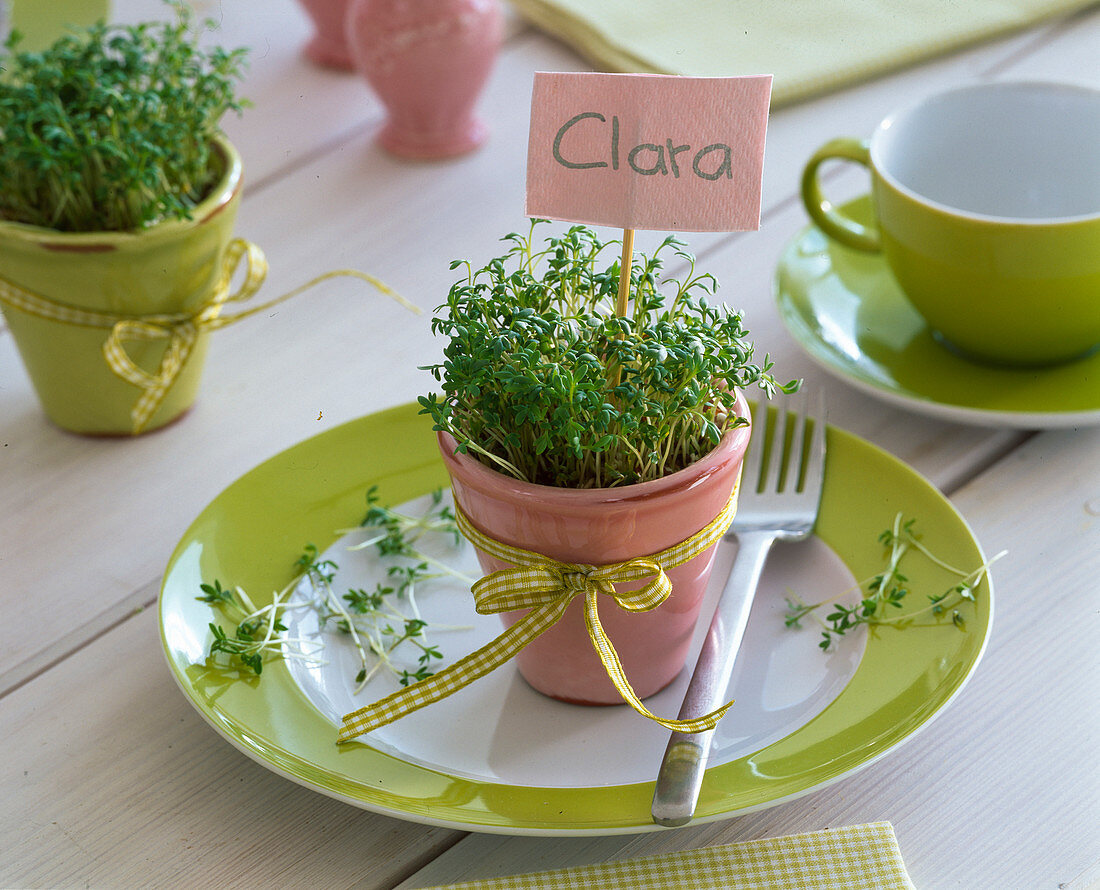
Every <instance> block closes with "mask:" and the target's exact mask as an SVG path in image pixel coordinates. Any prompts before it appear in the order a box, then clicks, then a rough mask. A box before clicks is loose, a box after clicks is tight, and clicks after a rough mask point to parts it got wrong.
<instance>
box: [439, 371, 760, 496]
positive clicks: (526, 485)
mask: <svg viewBox="0 0 1100 890" xmlns="http://www.w3.org/2000/svg"><path fill="white" fill-rule="evenodd" d="M737 412H738V415H739V416H741V417H744V418H747V419H748V420H749V423H748V424H743V425H740V426H736V427H734V428H733V429H730V430H727V431H726V433H725V435H723V436H722V440H721V441H720V442H719V443H718V444H717V445H716V446H715V447H714V448H713V449H711V450H710V451H709V452H707V453H706V454H705V455H704V456H703V457H701V458H700V459H699V460H697V461H695V462H694V463H693V464H690V465H689V466H687V467H684V468H683V469H681V470H677V471H676V472H675V473H670V474H669V475H667V476H662V477H661V478H660V479H652V480H650V481H648V482H636V483H634V484H632V485H622V486H618V487H614V488H558V487H556V486H552V485H541V484H538V483H535V482H525V481H523V480H521V479H516V478H514V477H512V476H508V475H506V474H504V473H502V472H499V471H497V470H494V469H493V468H492V467H490V466H488V465H486V464H483V463H482V462H481V461H479V460H477V459H476V458H473V457H470V456H469V455H468V454H456V453H455V450H454V449H455V446H456V444H457V443H456V441H455V439H454V437H453V436H451V435H450V433H447V432H439V433H437V438H438V440H439V449H440V451H441V452H442V454H443V459H444V462H445V463H448V464H453V465H455V466H456V467H457V468H458V469H460V470H461V471H462V473H463V475H464V476H465V477H466V478H465V479H464V480H463V481H464V482H465V483H466V484H468V485H472V486H474V487H479V486H488V487H491V488H492V489H493V490H494V491H496V492H497V494H498V495H501V494H503V495H505V496H512V497H516V498H531V497H537V498H538V499H539V500H541V501H542V502H544V503H550V504H559V505H561V506H569V505H578V504H582V503H583V504H585V505H594V504H614V503H624V502H630V501H635V500H644V499H649V498H652V497H653V496H654V495H657V494H664V493H670V492H675V491H680V490H686V489H689V488H694V487H695V486H697V485H700V484H703V483H704V482H705V481H706V479H708V478H709V477H710V476H711V475H713V474H714V473H716V472H719V471H720V470H721V467H722V465H723V464H724V463H725V461H726V460H727V458H728V457H729V455H730V454H732V453H736V452H737V451H739V450H740V451H742V452H743V451H744V449H745V448H746V447H747V446H748V440H749V437H750V435H751V432H752V415H751V412H750V410H749V405H748V402H747V401H746V400H745V396H744V393H742V392H738V393H737Z"/></svg>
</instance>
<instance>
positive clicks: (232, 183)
mask: <svg viewBox="0 0 1100 890" xmlns="http://www.w3.org/2000/svg"><path fill="white" fill-rule="evenodd" d="M215 148H216V149H217V151H216V152H215V153H214V155H213V157H215V158H216V163H218V164H219V165H221V168H222V176H221V179H220V180H219V182H218V184H217V186H216V187H215V188H214V189H213V191H212V192H211V193H210V195H209V196H208V197H207V198H206V199H205V200H204V201H202V202H201V203H200V204H199V205H198V206H197V207H196V208H195V211H194V214H193V217H192V219H190V220H181V221H172V222H165V223H161V224H160V225H156V226H153V227H151V228H149V229H146V230H143V231H140V232H103V233H98V232H79V233H65V232H57V231H53V230H51V229H44V228H39V227H37V226H28V225H24V224H21V223H11V222H7V223H3V222H0V279H4V280H5V281H7V282H9V283H10V284H13V285H15V286H17V287H19V288H21V289H23V290H25V291H28V292H30V293H32V294H35V295H37V296H39V297H41V298H44V299H46V300H49V301H50V302H51V303H54V304H59V305H62V306H67V307H71V308H74V309H79V310H86V311H92V312H97V313H107V314H110V315H117V316H126V317H130V318H141V317H142V316H148V315H153V314H174V313H187V312H191V311H194V310H195V309H196V307H198V306H199V305H200V304H202V303H203V302H204V301H205V300H207V299H208V298H209V296H210V294H211V292H212V290H213V289H214V287H215V284H216V283H217V281H218V278H219V276H220V274H221V272H222V265H223V260H224V257H225V253H226V248H227V246H228V244H229V242H230V240H231V238H232V234H233V224H234V220H235V218H236V215H237V208H238V206H239V204H240V194H241V180H242V174H241V158H240V155H239V154H238V152H237V150H236V149H235V148H234V147H233V146H232V145H231V144H230V143H229V142H228V141H226V140H224V139H219V140H217V142H216V143H215ZM3 311H4V316H5V317H6V319H7V322H8V326H9V328H10V329H11V332H12V335H13V336H14V337H15V343H16V346H17V347H18V348H19V353H20V355H21V356H22V359H23V363H24V365H25V366H26V368H27V372H28V374H29V375H30V378H31V382H32V383H33V384H34V388H35V390H36V392H37V393H38V397H39V399H40V401H41V402H42V407H43V408H44V410H45V412H46V415H47V416H48V417H49V418H50V420H52V421H53V422H54V423H55V424H57V425H58V426H60V427H63V428H64V429H67V430H72V431H73V432H78V433H85V434H92V435H130V434H132V433H133V432H135V430H134V426H133V421H132V418H131V410H132V409H133V407H134V405H135V403H136V401H137V400H138V398H139V397H140V396H141V389H140V388H139V387H137V386H135V385H133V384H131V383H128V382H126V381H125V380H123V379H122V378H120V377H118V376H116V375H115V373H114V372H113V371H112V370H111V368H110V367H109V366H108V364H107V362H106V359H105V358H104V354H103V344H104V342H105V341H106V340H107V338H108V336H109V334H110V330H109V329H104V328H102V327H81V326H78V325H74V324H71V323H66V322H60V321H55V320H51V319H47V318H42V317H39V316H38V315H36V314H34V313H31V312H27V311H24V310H22V309H17V308H15V307H13V306H10V305H6V306H4V307H3ZM207 338H208V333H203V332H200V333H199V334H198V337H197V340H196V342H195V344H194V348H193V349H192V351H191V354H190V355H189V357H188V359H187V361H186V362H185V364H184V365H183V367H182V369H181V370H180V372H179V375H178V377H177V378H176V379H175V382H174V383H173V385H172V386H171V388H170V389H169V390H168V392H167V394H166V395H165V397H164V400H163V401H162V402H161V404H160V405H159V407H158V408H157V409H156V411H155V412H154V413H153V415H152V417H151V418H150V419H149V421H148V423H147V424H146V425H145V427H144V429H142V430H140V431H141V432H146V431H149V430H153V429H157V428H158V427H162V426H164V425H165V424H167V423H170V422H171V421H173V420H175V419H176V418H177V417H179V416H180V415H181V414H182V413H183V412H185V411H186V410H187V409H188V408H189V407H190V406H191V404H192V403H193V402H194V399H195V395H196V392H197V390H198V385H199V378H200V375H201V373H202V366H203V362H204V359H205V355H206V346H207ZM167 346H168V341H167V340H165V339H159V340H150V341H139V342H129V343H127V352H128V354H129V356H130V358H131V359H132V360H133V361H134V363H135V364H136V365H137V366H138V367H140V368H141V369H143V370H145V371H147V372H149V373H154V372H155V371H156V369H157V368H158V367H159V365H160V361H161V358H162V357H163V355H164V353H165V349H166V348H167Z"/></svg>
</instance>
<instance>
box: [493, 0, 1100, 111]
mask: <svg viewBox="0 0 1100 890" xmlns="http://www.w3.org/2000/svg"><path fill="white" fill-rule="evenodd" d="M511 2H512V5H513V6H515V7H516V9H518V10H519V11H520V12H521V13H522V14H523V15H524V16H525V17H527V18H528V19H530V20H531V22H533V23H534V24H535V25H537V26H539V27H540V28H542V29H543V30H545V31H547V32H549V33H550V34H553V35H555V36H557V37H559V38H561V39H562V40H564V41H565V42H566V43H568V44H570V45H571V46H572V47H573V48H574V49H575V50H577V52H579V53H580V54H581V55H583V56H585V57H586V58H587V59H588V60H589V61H590V62H591V63H592V64H593V65H595V66H596V67H597V68H598V69H600V70H605V71H631V72H651V73H657V74H690V75H696V76H717V75H734V74H771V75H774V81H773V85H772V106H773V107H775V106H778V105H781V104H783V103H786V102H791V101H794V100H796V99H802V98H805V97H806V96H809V95H812V94H815V93H823V92H827V91H829V90H832V89H836V88H837V87H839V86H842V85H844V84H848V83H852V82H855V81H859V80H865V79H867V78H870V77H874V76H876V75H879V74H881V73H883V72H884V71H888V70H891V69H895V68H901V67H903V66H905V65H910V64H913V63H915V62H917V61H919V60H921V59H925V58H928V57H930V56H934V55H938V54H940V53H945V52H948V51H950V50H953V49H957V48H958V47H961V46H964V45H966V44H968V43H972V42H974V41H977V40H981V39H984V38H988V37H992V36H995V35H998V34H1002V33H1006V32H1008V31H1011V30H1013V29H1016V28H1022V27H1025V26H1027V25H1030V24H1033V23H1034V22H1037V21H1040V20H1042V19H1044V18H1048V17H1051V16H1056V15H1061V14H1064V13H1068V12H1072V11H1074V10H1078V9H1083V8H1085V7H1086V6H1088V5H1089V4H1090V3H1091V2H1093V0H967V2H965V3H950V4H948V3H944V0H905V2H903V3H902V2H899V0H821V2H816V3H784V2H778V3H777V2H774V0H690V2H682V3H670V2H667V0H511Z"/></svg>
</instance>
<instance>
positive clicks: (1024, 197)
mask: <svg viewBox="0 0 1100 890" xmlns="http://www.w3.org/2000/svg"><path fill="white" fill-rule="evenodd" d="M871 159H872V163H873V164H874V165H875V167H876V168H877V170H878V171H879V173H880V174H881V175H882V176H884V177H885V178H886V179H887V180H889V181H891V182H892V183H893V184H894V185H895V186H897V187H899V188H901V189H902V190H903V191H907V192H909V193H911V194H913V195H915V196H917V197H919V198H922V199H924V200H925V201H928V202H932V203H934V204H938V205H941V206H943V207H945V208H948V209H951V210H954V211H961V212H962V213H964V214H971V215H976V216H981V217H997V218H1007V219H1027V220H1033V221H1034V220H1056V219H1057V220H1061V219H1066V218H1077V217H1090V216H1096V215H1100V90H1094V89H1090V88H1088V87H1083V86H1082V87H1078V86H1073V85H1069V84H1055V83H1038V82H1036V83H998V84H982V85H979V86H974V87H966V88H963V89H958V90H953V91H950V92H947V93H941V94H939V95H936V96H932V97H930V98H928V99H926V100H924V101H922V102H921V103H919V104H918V105H916V106H913V107H912V108H909V109H907V110H905V111H901V112H899V113H897V114H894V115H891V116H890V117H889V118H887V119H886V120H885V121H883V122H882V124H881V125H880V126H879V128H878V130H877V131H876V132H875V135H874V137H873V138H872V140H871Z"/></svg>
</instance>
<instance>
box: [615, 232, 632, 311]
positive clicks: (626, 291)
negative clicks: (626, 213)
mask: <svg viewBox="0 0 1100 890" xmlns="http://www.w3.org/2000/svg"><path fill="white" fill-rule="evenodd" d="M633 265H634V230H633V229H623V258H622V262H620V263H619V294H618V299H616V301H615V314H616V315H618V316H620V317H622V316H625V315H626V302H627V299H628V298H629V297H630V270H631V268H632V267H633Z"/></svg>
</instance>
